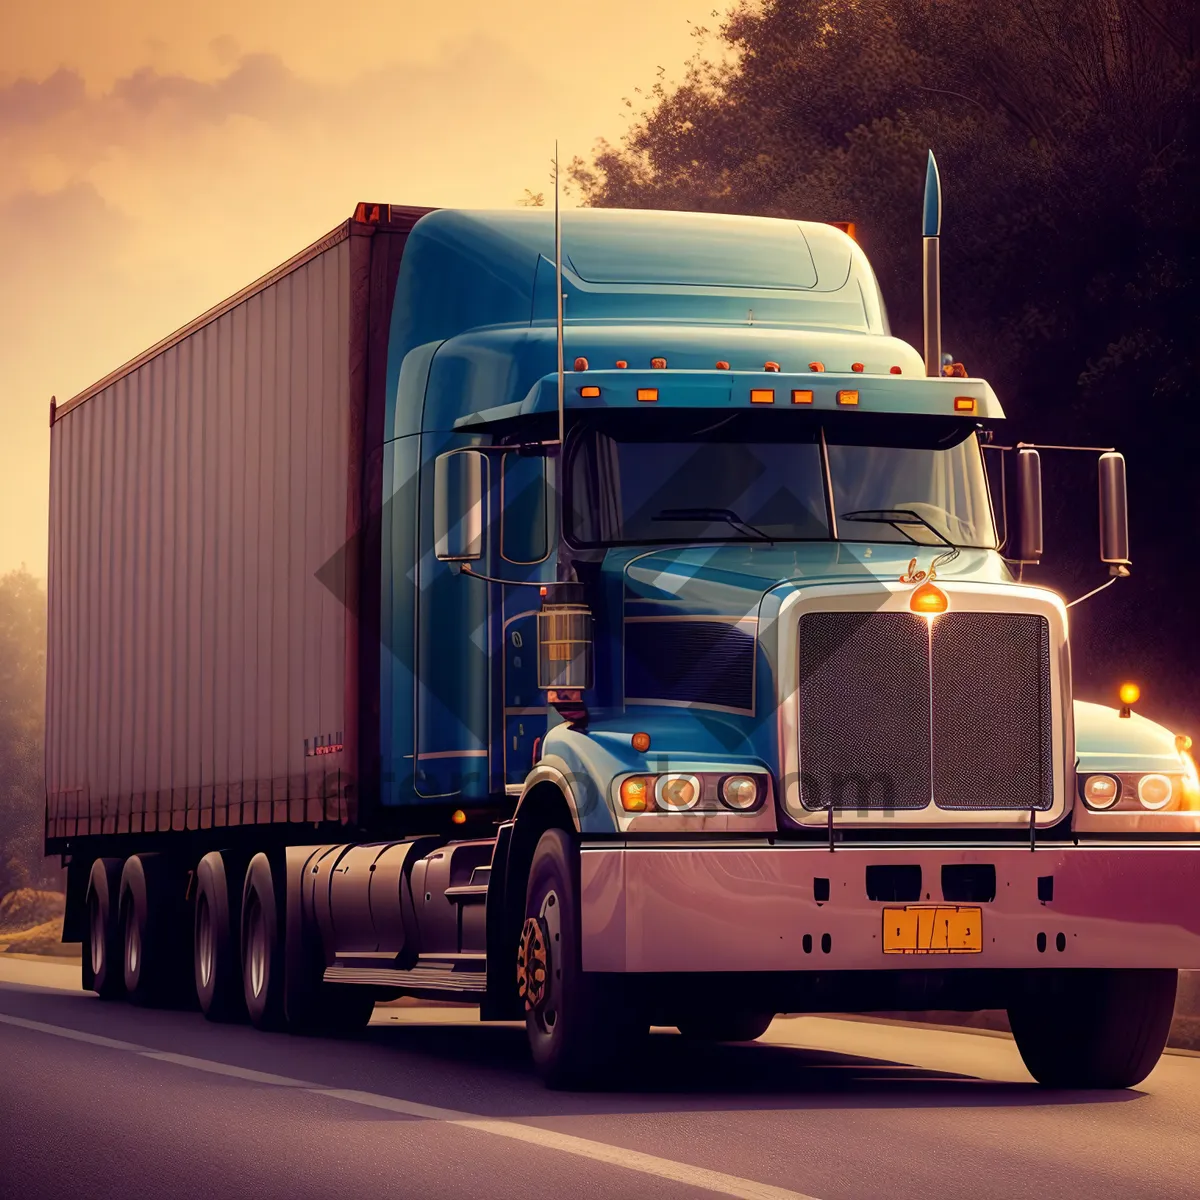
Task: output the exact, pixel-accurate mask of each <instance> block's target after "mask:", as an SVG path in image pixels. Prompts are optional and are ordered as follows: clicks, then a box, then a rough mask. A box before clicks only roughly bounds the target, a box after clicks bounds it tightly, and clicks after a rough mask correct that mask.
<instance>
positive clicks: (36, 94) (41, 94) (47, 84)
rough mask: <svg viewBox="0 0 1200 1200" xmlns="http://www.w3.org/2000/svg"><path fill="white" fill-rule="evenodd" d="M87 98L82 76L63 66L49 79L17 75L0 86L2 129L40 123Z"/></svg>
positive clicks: (0, 123)
mask: <svg viewBox="0 0 1200 1200" xmlns="http://www.w3.org/2000/svg"><path fill="white" fill-rule="evenodd" d="M86 102H87V93H86V89H85V88H84V84H83V77H82V76H81V75H80V74H79V73H78V72H76V71H72V70H70V69H69V68H67V67H60V68H59V69H58V70H57V71H55V72H54V74H53V75H51V76H49V77H48V78H46V79H42V80H37V79H18V80H16V82H14V83H10V84H9V85H8V86H7V87H2V88H0V133H2V132H3V130H4V128H5V127H6V126H7V127H13V126H18V125H41V124H44V123H46V122H47V121H49V120H50V119H51V118H53V117H57V116H59V115H60V114H62V113H64V112H68V111H70V110H72V109H76V110H78V109H80V108H82V107H83V106H84V105H85V104H86Z"/></svg>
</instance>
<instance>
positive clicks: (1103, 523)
mask: <svg viewBox="0 0 1200 1200" xmlns="http://www.w3.org/2000/svg"><path fill="white" fill-rule="evenodd" d="M1100 561H1101V562H1104V563H1108V564H1109V568H1110V572H1109V573H1110V574H1112V575H1128V574H1129V504H1128V501H1127V499H1126V494H1125V456H1124V455H1123V454H1117V453H1115V452H1114V451H1111V450H1110V451H1109V452H1108V453H1107V454H1102V455H1100Z"/></svg>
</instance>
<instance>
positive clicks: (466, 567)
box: [458, 562, 550, 588]
mask: <svg viewBox="0 0 1200 1200" xmlns="http://www.w3.org/2000/svg"><path fill="white" fill-rule="evenodd" d="M458 573H459V574H460V575H470V577H471V578H472V579H482V580H483V581H484V583H502V584H504V586H505V587H540V588H544V587H549V586H550V585H549V584H548V583H547V582H546V580H544V579H500V578H498V577H497V576H495V575H484V574H483V573H482V572H481V571H473V570H471V564H470V563H465V562H464V563H459V566H458Z"/></svg>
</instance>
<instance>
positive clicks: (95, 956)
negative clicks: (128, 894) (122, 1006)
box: [82, 858, 125, 1000]
mask: <svg viewBox="0 0 1200 1200" xmlns="http://www.w3.org/2000/svg"><path fill="white" fill-rule="evenodd" d="M120 883H121V860H120V859H119V858H98V859H96V861H95V862H94V863H92V870H91V874H90V875H89V876H88V883H87V890H86V892H85V893H84V908H85V916H86V920H85V921H84V929H83V980H82V982H83V990H84V991H85V992H95V993H96V994H97V995H98V996H99V997H100V999H101V1000H116V999H118V998H119V997H120V996H121V995H123V994H124V991H125V979H124V974H123V972H122V970H121V938H120V927H119V924H118V922H117V897H118V896H119V895H120Z"/></svg>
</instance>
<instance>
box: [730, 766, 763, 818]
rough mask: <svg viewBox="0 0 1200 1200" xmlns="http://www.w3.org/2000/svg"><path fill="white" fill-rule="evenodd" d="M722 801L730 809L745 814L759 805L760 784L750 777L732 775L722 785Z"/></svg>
mask: <svg viewBox="0 0 1200 1200" xmlns="http://www.w3.org/2000/svg"><path fill="white" fill-rule="evenodd" d="M721 799H722V800H723V801H724V802H725V803H726V804H727V805H729V807H730V808H736V809H737V810H738V811H739V812H745V810H746V809H748V808H753V807H754V806H755V805H756V804H757V803H758V784H757V783H755V782H754V780H753V779H751V778H750V776H749V775H730V776H729V778H728V779H726V780H724V781H723V782H722V783H721Z"/></svg>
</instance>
